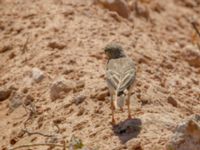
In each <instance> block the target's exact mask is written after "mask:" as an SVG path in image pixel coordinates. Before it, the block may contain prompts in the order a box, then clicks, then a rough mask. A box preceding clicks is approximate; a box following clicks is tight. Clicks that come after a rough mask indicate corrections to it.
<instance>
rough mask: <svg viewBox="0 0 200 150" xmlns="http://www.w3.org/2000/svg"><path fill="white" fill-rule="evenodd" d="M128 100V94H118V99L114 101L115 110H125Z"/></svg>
mask: <svg viewBox="0 0 200 150" xmlns="http://www.w3.org/2000/svg"><path fill="white" fill-rule="evenodd" d="M125 99H126V92H123V91H122V92H118V93H116V97H115V99H114V106H115V108H116V109H117V108H123V106H124V104H125Z"/></svg>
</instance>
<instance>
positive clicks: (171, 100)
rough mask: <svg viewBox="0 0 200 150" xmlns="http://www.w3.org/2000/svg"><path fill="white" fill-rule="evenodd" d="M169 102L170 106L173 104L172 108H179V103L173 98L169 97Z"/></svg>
mask: <svg viewBox="0 0 200 150" xmlns="http://www.w3.org/2000/svg"><path fill="white" fill-rule="evenodd" d="M167 102H168V103H170V104H171V105H172V106H174V107H177V106H178V103H177V101H176V100H175V99H174V98H173V97H172V96H169V97H168V98H167Z"/></svg>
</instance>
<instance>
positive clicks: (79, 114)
mask: <svg viewBox="0 0 200 150" xmlns="http://www.w3.org/2000/svg"><path fill="white" fill-rule="evenodd" d="M84 112H85V109H84V108H83V107H80V108H79V111H78V113H77V116H82V115H83V113H84Z"/></svg>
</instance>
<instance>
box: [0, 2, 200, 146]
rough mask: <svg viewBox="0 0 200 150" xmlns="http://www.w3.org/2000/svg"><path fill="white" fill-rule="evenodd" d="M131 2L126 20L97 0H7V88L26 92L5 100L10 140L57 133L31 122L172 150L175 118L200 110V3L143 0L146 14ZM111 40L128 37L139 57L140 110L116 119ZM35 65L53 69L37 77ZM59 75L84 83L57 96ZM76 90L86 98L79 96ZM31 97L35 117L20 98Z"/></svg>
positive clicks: (3, 17) (0, 29)
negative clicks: (53, 92)
mask: <svg viewBox="0 0 200 150" xmlns="http://www.w3.org/2000/svg"><path fill="white" fill-rule="evenodd" d="M129 5H130V9H132V10H131V14H130V18H129V19H125V18H122V17H120V16H118V15H116V14H113V12H111V11H109V10H107V9H105V8H103V7H102V6H100V5H98V4H94V3H92V1H90V0H85V1H81V0H66V1H64V0H40V1H36V0H28V1H27V0H15V1H13V0H0V41H1V42H0V51H1V52H0V87H1V88H10V89H12V90H13V91H15V93H17V96H18V97H17V98H16V97H15V98H13V96H10V98H9V99H7V100H4V101H1V102H0V141H1V142H0V147H1V149H4V150H6V149H7V148H10V147H16V146H19V145H25V144H36V143H45V142H52V138H49V137H44V136H41V135H38V134H27V133H26V132H23V129H24V124H26V127H27V129H28V130H30V131H32V132H40V133H44V134H51V135H52V134H53V135H59V136H62V137H63V139H65V140H66V142H67V144H69V141H70V138H71V136H72V135H75V136H76V137H78V138H80V139H82V141H83V143H84V145H85V146H86V147H88V149H92V150H93V149H94V150H97V149H99V150H122V149H130V150H132V149H133V150H164V149H165V144H166V142H167V141H168V139H169V138H170V136H171V135H172V133H173V130H174V128H175V127H176V125H177V124H178V123H179V122H181V120H183V119H184V118H186V117H187V116H189V115H191V114H195V113H199V112H200V65H199V64H200V60H199V59H200V50H199V49H198V46H197V44H198V42H200V41H199V39H198V37H197V35H196V34H195V31H194V29H193V27H192V25H191V23H190V22H189V21H188V19H190V18H192V17H193V18H194V19H195V20H196V23H197V25H198V24H200V19H199V18H200V3H199V2H198V0H196V1H195V0H191V1H189V0H184V1H182V0H168V1H167V2H166V1H159V0H149V1H148V0H146V1H144V0H143V1H142V0H141V2H140V3H139V7H141V10H143V11H144V12H145V13H139V14H138V12H137V11H136V10H135V7H134V5H135V1H133V3H131V2H129ZM143 8H144V9H143ZM145 14H147V15H145ZM187 18H188V19H187ZM199 27H200V26H199ZM199 29H200V28H199ZM111 41H116V42H119V43H121V45H122V46H123V47H124V49H125V51H126V53H127V55H128V56H130V57H131V58H132V59H133V60H134V62H135V64H136V66H137V79H136V82H135V86H134V90H133V91H132V97H131V100H132V114H133V115H134V118H133V119H132V120H129V122H128V123H127V121H126V119H127V109H125V111H124V112H120V111H118V112H117V114H116V116H117V121H118V124H117V125H116V126H112V125H111V124H110V121H111V110H110V102H109V95H108V90H107V88H106V82H105V75H104V74H105V64H106V58H105V56H104V54H103V48H104V46H105V45H106V44H107V43H109V42H111ZM34 67H36V68H39V69H40V70H42V71H43V73H44V78H43V79H42V81H40V82H34V81H33V80H32V78H31V77H30V74H31V71H32V69H33V68H34ZM59 77H64V78H65V79H68V80H71V81H72V82H73V83H74V84H76V86H75V87H74V89H72V90H71V91H69V92H67V93H66V94H64V96H63V97H61V98H58V99H56V100H52V99H51V97H50V87H51V84H52V83H53V82H54V81H55V80H56V79H57V78H59ZM77 97H79V99H80V97H81V99H82V102H80V103H77V104H76V103H73V101H74V100H76V99H77ZM13 99H14V100H13ZM22 99H23V100H24V101H28V102H30V101H31V102H30V103H31V104H32V105H33V106H34V108H35V113H34V114H32V115H31V117H30V118H29V120H28V121H27V122H25V121H26V120H27V118H28V114H29V110H27V111H26V110H25V109H24V107H23V105H20V104H19V105H17V104H16V103H17V102H18V101H22ZM16 101H17V102H16ZM13 103H14V104H13ZM18 103H20V102H18ZM16 105H17V106H16ZM30 106H31V105H29V104H27V107H30ZM126 124H128V125H130V127H129V129H127V128H126V129H123V127H124V126H126ZM54 142H55V143H57V144H59V143H61V140H60V139H57V140H54ZM24 149H25V150H27V149H28V148H24ZM29 149H32V150H36V149H37V150H46V149H62V148H59V147H55V148H49V147H48V146H47V147H45V146H41V147H30V148H29Z"/></svg>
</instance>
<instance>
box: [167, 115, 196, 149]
mask: <svg viewBox="0 0 200 150" xmlns="http://www.w3.org/2000/svg"><path fill="white" fill-rule="evenodd" d="M199 141H200V116H199V115H197V114H195V115H192V116H190V117H189V118H186V119H185V120H183V121H182V122H181V123H180V124H179V125H178V126H177V127H176V129H175V132H174V133H173V135H172V136H171V138H170V139H169V141H168V142H167V144H166V150H199V149H200V143H199Z"/></svg>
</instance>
